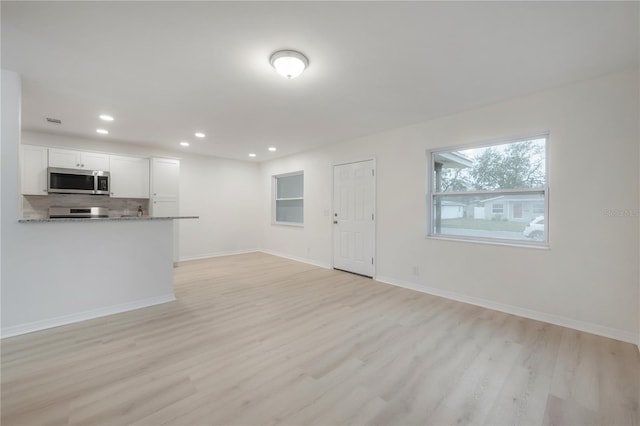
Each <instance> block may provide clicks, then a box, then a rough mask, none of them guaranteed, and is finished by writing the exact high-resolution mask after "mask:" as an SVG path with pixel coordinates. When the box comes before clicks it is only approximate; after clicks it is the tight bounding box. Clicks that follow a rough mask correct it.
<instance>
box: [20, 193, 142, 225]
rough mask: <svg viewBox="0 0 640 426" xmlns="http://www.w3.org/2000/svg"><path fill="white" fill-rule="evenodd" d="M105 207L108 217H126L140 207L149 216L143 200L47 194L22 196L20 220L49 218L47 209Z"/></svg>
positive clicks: (133, 213)
mask: <svg viewBox="0 0 640 426" xmlns="http://www.w3.org/2000/svg"><path fill="white" fill-rule="evenodd" d="M54 206H59V207H107V208H108V209H109V216H116V217H119V216H128V215H135V214H136V213H137V212H138V206H142V210H143V212H144V215H145V216H147V215H149V200H148V199H144V198H140V199H138V198H111V197H104V196H100V195H84V194H49V195H24V196H23V197H22V219H44V218H47V217H48V216H49V207H54Z"/></svg>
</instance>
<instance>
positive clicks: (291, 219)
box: [273, 172, 304, 225]
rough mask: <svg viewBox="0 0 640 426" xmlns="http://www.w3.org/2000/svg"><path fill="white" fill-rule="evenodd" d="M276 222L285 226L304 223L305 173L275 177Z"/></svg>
mask: <svg viewBox="0 0 640 426" xmlns="http://www.w3.org/2000/svg"><path fill="white" fill-rule="evenodd" d="M273 193H274V203H273V210H274V212H273V217H274V222H275V223H277V224H283V225H302V224H303V223H304V214H303V210H304V173H303V172H294V173H288V174H285V175H278V176H274V177H273Z"/></svg>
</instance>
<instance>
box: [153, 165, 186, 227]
mask: <svg viewBox="0 0 640 426" xmlns="http://www.w3.org/2000/svg"><path fill="white" fill-rule="evenodd" d="M179 178H180V160H174V159H171V158H153V159H151V199H152V202H151V204H150V208H151V214H152V215H153V216H177V215H178V210H179V209H178V193H179V187H180V185H179V184H180V181H179Z"/></svg>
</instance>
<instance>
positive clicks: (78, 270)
mask: <svg viewBox="0 0 640 426" xmlns="http://www.w3.org/2000/svg"><path fill="white" fill-rule="evenodd" d="M1 79H2V130H1V135H2V160H1V161H2V170H1V174H2V179H1V182H2V207H1V210H2V215H1V220H2V222H1V232H2V243H1V245H2V250H1V254H2V271H1V274H0V275H1V296H2V297H1V300H2V315H1V322H2V336H5V337H6V336H8V335H14V334H21V333H24V332H28V331H33V330H37V329H42V328H48V327H52V326H56V325H61V324H65V323H69V322H75V321H78V320H80V319H87V318H91V317H96V316H101V315H106V314H109V313H114V312H119V311H124V310H129V309H133V308H137V307H142V306H149V305H153V304H157V303H162V302H167V301H170V300H173V299H174V296H173V270H172V267H173V259H172V249H171V248H172V241H173V236H172V232H173V231H172V223H171V221H145V222H131V221H130V222H111V221H108V222H107V221H105V222H79V223H19V222H18V201H19V198H18V147H19V143H20V142H19V141H20V78H19V76H18V75H17V74H15V73H13V72H10V71H4V70H3V71H2V78H1Z"/></svg>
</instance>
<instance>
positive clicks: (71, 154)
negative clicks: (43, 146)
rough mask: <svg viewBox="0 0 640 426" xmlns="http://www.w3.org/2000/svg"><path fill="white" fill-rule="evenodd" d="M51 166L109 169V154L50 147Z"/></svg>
mask: <svg viewBox="0 0 640 426" xmlns="http://www.w3.org/2000/svg"><path fill="white" fill-rule="evenodd" d="M49 167H62V168H65V169H85V170H101V171H109V155H108V154H100V153H97V152H84V151H76V150H73V149H59V148H51V149H49Z"/></svg>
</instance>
